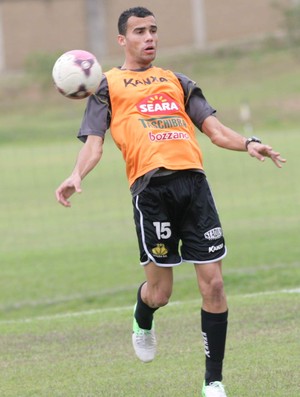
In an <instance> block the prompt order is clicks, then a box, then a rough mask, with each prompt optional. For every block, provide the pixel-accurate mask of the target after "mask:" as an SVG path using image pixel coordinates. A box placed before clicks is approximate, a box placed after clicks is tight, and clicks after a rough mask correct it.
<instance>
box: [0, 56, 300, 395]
mask: <svg viewBox="0 0 300 397" xmlns="http://www.w3.org/2000/svg"><path fill="white" fill-rule="evenodd" d="M187 60H188V62H184V63H183V61H181V62H180V61H179V60H177V59H176V60H174V59H163V60H162V62H164V64H165V65H166V66H168V63H169V64H173V65H174V68H175V69H176V70H180V71H183V72H184V73H187V74H188V75H190V76H191V77H193V78H194V79H195V80H197V81H198V82H199V84H200V85H201V86H202V87H203V90H204V92H205V94H206V96H207V98H208V99H209V101H210V102H211V104H212V105H213V106H215V107H217V109H218V110H219V112H218V114H219V115H220V118H221V119H222V120H223V121H224V122H226V123H228V124H229V125H231V126H233V127H234V128H236V129H240V130H241V129H242V126H241V122H240V120H239V106H240V103H241V102H242V101H243V100H244V99H247V101H248V102H249V103H250V105H251V109H252V114H253V125H254V133H255V134H256V135H259V136H260V137H261V138H262V139H263V141H264V142H270V143H271V144H272V145H273V147H274V148H275V149H278V150H280V151H281V153H282V155H283V156H284V157H286V158H287V159H288V163H287V164H286V165H285V166H284V168H283V169H281V170H279V169H277V168H275V167H274V166H273V165H272V164H271V163H270V162H268V161H266V162H265V163H263V164H262V163H259V162H258V161H256V160H254V159H251V158H249V157H248V156H247V155H246V154H245V153H233V152H229V151H224V150H221V149H218V148H216V147H213V145H211V144H210V142H208V140H207V139H206V138H205V137H204V136H202V135H200V134H199V141H200V144H201V146H202V147H203V152H204V155H205V165H206V172H207V175H208V178H209V181H210V184H211V186H212V189H213V192H214V195H215V198H216V202H217V205H218V209H219V212H220V216H221V219H222V222H223V228H224V231H225V235H226V242H227V246H228V256H227V258H226V260H225V261H224V278H225V283H226V290H227V294H228V297H229V305H230V326H229V332H228V343H227V355H226V361H225V372H224V375H225V376H224V383H225V384H226V385H228V397H233V396H238V397H250V396H251V397H252V396H253V395H263V396H266V397H277V396H278V397H279V396H282V395H285V394H288V395H289V397H298V396H299V395H300V388H299V369H298V368H299V366H300V354H299V353H300V346H299V329H300V318H299V310H300V303H299V291H300V262H299V256H300V245H299V232H300V228H299V225H300V203H299V196H300V185H299V168H298V157H299V156H298V148H299V145H300V135H299V121H300V117H299V114H300V94H299V93H300V69H299V58H298V57H297V56H296V55H295V51H294V50H287V49H286V50H282V49H281V50H277V51H275V50H272V51H269V52H263V51H262V52H258V51H256V52H253V53H250V54H248V55H247V56H246V55H245V54H239V56H237V54H231V55H230V56H229V55H226V54H219V55H218V56H215V57H212V56H210V57H200V56H198V57H196V56H194V55H190V56H188V58H187ZM200 60H201V62H200ZM1 84H3V90H2V95H3V92H4V91H5V90H7V89H8V88H7V87H8V85H5V84H8V83H4V82H1ZM83 109H84V102H72V101H68V100H65V99H64V98H61V97H60V96H59V95H58V94H56V95H55V93H54V94H53V93H52V91H51V90H50V91H48V92H45V93H44V94H43V95H42V96H41V94H40V93H39V92H38V91H34V90H29V88H28V85H26V84H25V83H24V87H23V88H22V90H21V92H18V93H17V90H15V91H14V90H13V91H12V93H11V96H7V97H5V98H4V97H1V95H0V117H1V123H0V167H1V170H2V174H1V188H0V206H1V211H0V235H1V242H0V245H1V249H0V263H1V278H0V335H1V336H0V368H1V372H0V396H1V397H2V396H3V397H27V396H28V397H48V396H49V397H99V396H101V397H102V396H103V397H108V396H112V397H115V396H125V397H127V396H131V397H132V396H146V397H152V396H153V397H158V396H159V397H164V396H166V397H169V396H170V397H174V396H178V397H179V396H180V397H181V396H199V395H200V393H199V390H200V386H201V383H202V378H203V361H204V358H203V347H202V340H201V337H200V328H199V325H200V315H199V312H200V300H199V298H198V290H197V286H196V280H195V276H194V270H193V268H192V267H191V266H190V265H187V264H184V265H183V266H181V267H180V268H177V269H176V270H175V286H174V294H173V297H172V300H171V304H170V306H168V307H166V308H164V309H163V310H161V311H158V312H157V316H156V319H157V320H156V325H157V333H158V338H159V352H158V357H157V359H156V360H155V361H154V362H153V363H151V364H149V365H141V364H140V363H139V362H138V360H137V359H135V357H134V354H133V352H132V348H131V335H130V331H131V313H132V305H133V303H134V300H135V294H136V289H137V286H138V285H139V283H140V282H141V281H142V280H143V271H142V269H141V268H140V267H139V265H138V250H137V242H136V238H135V230H134V226H133V220H132V208H131V197H130V194H129V191H128V186H127V182H126V179H125V170H124V165H123V160H122V158H121V155H120V153H119V152H118V150H117V149H116V148H115V147H114V144H113V142H112V141H111V139H110V138H109V137H107V140H106V143H105V152H104V157H103V160H102V162H101V164H100V165H99V166H98V167H97V169H96V170H94V171H93V173H92V174H91V175H89V177H88V178H87V179H86V180H85V181H84V183H83V192H82V194H81V195H79V196H77V197H74V198H73V206H72V208H71V209H65V208H62V207H60V206H58V204H57V203H56V201H55V198H54V190H55V188H56V187H57V185H58V184H59V183H60V182H61V180H62V179H64V178H65V177H66V176H67V175H68V174H69V173H70V171H71V170H72V167H73V165H74V160H75V156H76V154H77V152H78V150H79V148H80V147H81V144H80V142H76V139H75V138H74V136H75V135H76V131H77V129H78V125H79V123H80V120H81V115H82V111H83Z"/></svg>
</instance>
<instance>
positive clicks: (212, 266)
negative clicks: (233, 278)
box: [195, 261, 228, 396]
mask: <svg viewBox="0 0 300 397" xmlns="http://www.w3.org/2000/svg"><path fill="white" fill-rule="evenodd" d="M221 266H222V264H221V261H218V262H214V263H209V264H197V265H195V269H196V274H197V280H198V285H199V289H200V293H201V295H202V299H203V302H202V310H201V320H202V335H203V340H204V347H205V355H206V361H205V363H206V372H205V384H206V385H210V384H211V385H213V386H209V387H214V386H219V387H221V388H223V386H222V385H219V382H221V381H222V369H223V359H224V353H225V342H226V333H227V317H228V307H227V301H226V296H225V291H224V286H223V277H222V269H221ZM213 382H216V384H213ZM204 395H209V390H207V394H204ZM224 396H225V392H224Z"/></svg>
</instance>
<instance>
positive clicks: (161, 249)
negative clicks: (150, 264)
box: [152, 244, 169, 258]
mask: <svg viewBox="0 0 300 397" xmlns="http://www.w3.org/2000/svg"><path fill="white" fill-rule="evenodd" d="M168 252H169V251H168V250H167V248H166V246H165V244H156V247H154V248H152V254H153V255H154V256H157V257H158V258H163V257H166V256H167V255H168Z"/></svg>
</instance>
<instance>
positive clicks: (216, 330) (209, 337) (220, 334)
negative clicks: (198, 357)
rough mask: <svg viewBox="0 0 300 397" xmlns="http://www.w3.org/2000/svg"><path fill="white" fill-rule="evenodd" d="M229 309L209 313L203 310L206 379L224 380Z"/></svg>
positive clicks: (210, 380)
mask: <svg viewBox="0 0 300 397" xmlns="http://www.w3.org/2000/svg"><path fill="white" fill-rule="evenodd" d="M227 318H228V311H226V312H224V313H208V312H206V311H204V310H203V309H202V310H201V319H202V335H203V340H204V348H205V355H206V358H205V368H206V372H205V381H206V384H207V385H208V384H209V383H210V382H214V381H220V382H221V381H222V368H223V359H224V353H225V342H226V333H227Z"/></svg>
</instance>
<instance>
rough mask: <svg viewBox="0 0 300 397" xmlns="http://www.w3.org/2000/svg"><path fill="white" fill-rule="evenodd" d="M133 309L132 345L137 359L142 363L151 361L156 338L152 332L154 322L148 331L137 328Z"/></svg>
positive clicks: (153, 355) (154, 350)
mask: <svg viewBox="0 0 300 397" xmlns="http://www.w3.org/2000/svg"><path fill="white" fill-rule="evenodd" d="M135 308H136V305H135V306H134V311H133V330H132V344H133V348H134V351H135V354H136V355H137V357H138V358H139V359H140V360H141V361H143V362H144V363H149V362H150V361H152V360H153V359H154V357H155V354H156V337H155V332H154V321H153V322H152V327H151V329H150V330H148V329H142V328H140V327H139V325H138V323H137V321H136V319H135V315H134V313H135Z"/></svg>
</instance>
